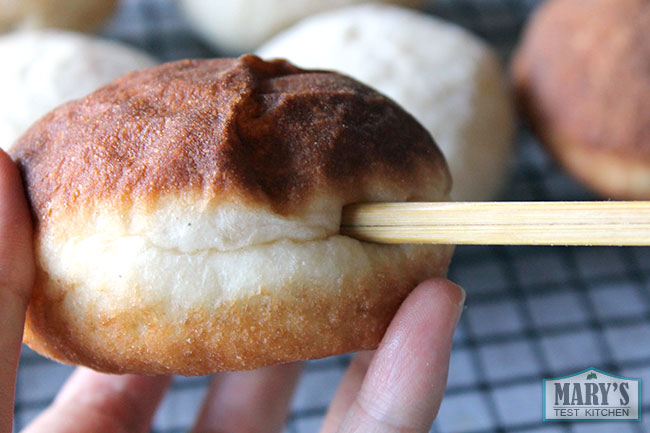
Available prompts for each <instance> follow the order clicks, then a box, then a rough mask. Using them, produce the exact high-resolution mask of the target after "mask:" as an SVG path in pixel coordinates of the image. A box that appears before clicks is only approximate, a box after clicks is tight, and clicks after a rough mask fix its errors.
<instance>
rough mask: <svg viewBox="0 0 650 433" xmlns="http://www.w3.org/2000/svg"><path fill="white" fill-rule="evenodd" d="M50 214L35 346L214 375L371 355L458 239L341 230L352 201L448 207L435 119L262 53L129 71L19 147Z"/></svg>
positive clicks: (33, 319)
mask: <svg viewBox="0 0 650 433" xmlns="http://www.w3.org/2000/svg"><path fill="white" fill-rule="evenodd" d="M11 153H12V156H13V157H14V159H15V160H16V161H17V163H18V164H19V166H20V168H21V170H22V173H23V175H24V180H25V182H26V188H27V192H28V195H29V198H30V202H31V205H32V207H33V212H34V219H35V221H36V229H35V238H36V240H35V246H36V254H37V281H36V284H35V288H34V295H33V297H32V301H31V303H30V306H29V308H28V314H27V324H26V329H25V342H26V343H27V344H28V345H29V346H30V347H32V348H33V349H35V350H36V351H38V352H40V353H42V354H44V355H46V356H49V357H51V358H53V359H56V360H59V361H62V362H66V363H74V364H83V365H87V366H90V367H92V368H94V369H97V370H101V371H106V372H113V373H125V372H132V373H140V374H158V373H164V374H171V373H177V374H184V375H200V374H206V373H210V372H214V371H218V370H238V369H253V368H257V367H261V366H264V365H269V364H275V363H280V362H288V361H295V360H300V359H311V358H319V357H325V356H329V355H334V354H338V353H342V352H347V351H356V350H361V349H371V348H374V347H375V346H376V345H377V344H378V343H379V341H380V339H381V337H382V334H383V333H384V331H385V328H386V327H387V325H388V323H389V321H390V320H391V318H392V316H393V314H394V313H395V311H396V310H397V308H398V306H399V305H400V303H401V302H402V300H403V299H404V298H405V297H406V296H407V294H408V293H409V292H410V291H411V290H412V289H413V288H414V287H415V285H416V284H417V283H418V282H420V281H421V280H423V279H425V278H428V277H432V276H441V275H444V274H445V273H446V270H447V266H448V264H449V261H450V256H451V254H452V250H453V247H452V246H445V245H410V246H407V245H381V244H374V243H367V242H361V241H358V240H355V239H352V238H349V237H346V236H342V235H340V234H339V223H340V215H341V208H342V206H344V205H345V204H348V203H352V202H365V201H409V200H412V201H440V200H447V199H448V195H449V189H450V177H449V172H448V170H447V166H446V164H445V161H444V158H443V157H442V155H441V154H440V151H439V150H438V148H437V147H436V145H435V143H434V142H433V140H432V139H431V137H430V135H429V134H428V133H427V131H426V130H425V129H424V128H423V127H422V126H421V125H420V124H418V123H417V122H416V121H415V119H413V118H412V117H411V116H410V115H409V114H407V113H406V112H405V111H403V110H402V109H401V108H400V107H399V106H397V105H396V104H395V103H393V102H392V101H391V100H389V99H387V98H386V97H384V96H382V95H380V94H379V93H376V92H375V91H373V90H371V89H370V88H368V87H366V86H364V85H362V84H360V83H358V82H356V81H354V80H352V79H349V78H347V77H344V76H341V75H338V74H334V73H329V72H319V71H305V70H301V69H298V68H295V67H294V66H291V65H290V64H289V63H286V62H283V61H277V62H268V63H267V62H264V61H262V60H260V59H259V58H257V57H254V56H245V57H241V58H239V59H236V60H232V59H217V60H193V61H191V60H187V61H181V62H176V63H169V64H165V65H162V66H159V67H156V68H152V69H148V70H144V71H139V72H133V73H130V74H127V75H125V76H124V77H122V78H120V79H118V80H116V81H114V82H112V83H111V84H109V85H107V86H105V87H103V88H101V89H99V90H97V91H96V92H94V93H92V94H91V95H89V96H88V97H86V98H84V99H81V100H77V101H73V102H70V103H68V104H65V105H63V106H61V107H59V108H57V109H56V110H54V111H52V112H50V113H48V114H47V115H46V116H45V117H43V118H42V119H41V120H40V121H38V122H37V123H36V124H35V125H34V126H32V127H31V128H30V129H29V130H28V131H27V132H26V133H25V135H23V136H22V137H21V138H20V140H19V141H18V142H17V144H16V145H15V146H14V148H13V149H12V152H11Z"/></svg>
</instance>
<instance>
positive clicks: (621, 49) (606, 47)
mask: <svg viewBox="0 0 650 433" xmlns="http://www.w3.org/2000/svg"><path fill="white" fill-rule="evenodd" d="M648 65H650V3H648V2H647V1H644V0H623V1H617V0H593V1H590V2H589V5H586V4H585V2H583V1H580V0H559V1H558V0H555V1H549V2H546V3H544V4H543V5H542V6H541V7H540V8H539V9H538V11H537V12H536V13H535V15H534V17H533V18H532V19H531V22H530V24H529V25H528V27H527V28H526V31H525V36H524V38H523V41H522V42H521V43H520V46H519V48H518V50H517V53H516V55H515V57H514V60H513V63H512V75H513V79H514V82H515V86H516V91H517V95H518V99H519V101H520V104H521V106H522V108H523V110H524V112H525V113H526V116H527V118H528V121H529V123H530V125H531V127H532V128H533V130H534V131H535V132H536V133H537V134H538V136H539V137H540V138H541V140H542V142H543V143H544V145H545V146H546V148H547V149H548V150H549V151H550V153H551V154H552V155H553V157H554V158H555V159H556V160H557V161H558V162H559V164H560V165H561V167H563V168H564V169H566V170H567V171H568V172H569V173H570V174H571V175H573V176H574V177H575V178H576V179H577V180H578V181H580V182H581V183H582V184H583V185H584V186H586V187H587V188H589V189H591V190H592V191H594V192H595V193H597V194H598V195H600V196H602V197H603V198H611V199H628V200H649V199H650V73H649V72H648V71H649V67H648Z"/></svg>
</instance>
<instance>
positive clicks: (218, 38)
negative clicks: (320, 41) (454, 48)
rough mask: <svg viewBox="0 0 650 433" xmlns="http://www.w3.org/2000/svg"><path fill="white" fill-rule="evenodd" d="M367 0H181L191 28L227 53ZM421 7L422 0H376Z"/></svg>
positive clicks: (250, 47)
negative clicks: (299, 23)
mask: <svg viewBox="0 0 650 433" xmlns="http://www.w3.org/2000/svg"><path fill="white" fill-rule="evenodd" d="M366 1H367V0H228V1H214V0H180V1H179V5H180V7H181V9H182V10H183V12H185V16H186V17H187V20H188V22H189V23H190V25H191V26H192V28H193V29H194V30H195V31H196V32H197V33H198V34H199V35H200V36H201V37H202V38H203V39H204V40H205V41H206V42H208V43H209V44H211V45H212V46H213V47H215V48H216V49H217V50H219V51H225V52H227V53H245V52H251V51H253V50H254V49H255V48H257V47H258V46H259V45H260V44H261V43H263V42H264V41H265V40H266V39H268V38H270V37H271V36H273V35H274V34H276V33H277V32H279V31H280V30H282V29H284V28H286V27H288V26H290V25H292V24H294V23H295V22H297V21H299V20H301V19H302V18H305V17H308V16H310V15H314V14H317V13H319V12H323V11H327V10H332V9H336V8H340V7H344V6H350V5H354V4H359V3H365V2H366ZM377 1H379V2H386V3H396V4H401V5H404V6H411V7H420V6H422V5H423V4H424V0H377Z"/></svg>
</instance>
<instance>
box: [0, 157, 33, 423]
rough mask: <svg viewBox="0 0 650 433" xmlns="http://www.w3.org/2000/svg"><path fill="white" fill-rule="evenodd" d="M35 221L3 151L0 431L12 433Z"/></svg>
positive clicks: (0, 183) (0, 184) (0, 190)
mask: <svg viewBox="0 0 650 433" xmlns="http://www.w3.org/2000/svg"><path fill="white" fill-rule="evenodd" d="M33 254H34V253H33V249H32V220H31V216H30V213H29V207H28V205H27V200H26V199H25V192H24V190H23V186H22V181H21V179H20V175H19V173H18V169H17V168H16V166H15V165H14V163H13V162H12V161H11V158H9V156H8V155H7V154H6V153H5V152H4V151H2V150H0V432H10V431H11V423H12V420H13V410H14V392H15V388H16V368H17V367H18V359H19V358H20V343H21V341H22V339H23V327H24V326H25V310H26V309H27V304H28V302H29V296H30V294H31V290H32V285H33V283H34V258H33Z"/></svg>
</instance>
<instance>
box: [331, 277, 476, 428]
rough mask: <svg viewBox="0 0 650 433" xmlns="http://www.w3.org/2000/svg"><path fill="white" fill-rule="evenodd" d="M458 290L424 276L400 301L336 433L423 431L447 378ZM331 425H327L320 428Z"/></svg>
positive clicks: (460, 296) (459, 305) (459, 307)
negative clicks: (404, 298)
mask: <svg viewBox="0 0 650 433" xmlns="http://www.w3.org/2000/svg"><path fill="white" fill-rule="evenodd" d="M464 300H465V293H464V291H463V290H462V289H461V288H460V287H459V286H457V285H455V284H453V283H452V282H450V281H447V280H442V279H434V280H428V281H425V282H424V283H422V284H420V285H419V286H418V287H417V288H416V289H415V290H413V292H412V293H411V294H410V295H409V297H408V298H407V299H406V300H405V301H404V303H403V304H402V306H401V307H400V309H399V311H398V312H397V314H396V316H395V318H394V319H393V321H392V322H391V324H390V326H389V328H388V330H387V331H386V334H385V335H384V338H383V339H382V342H381V344H380V345H379V348H378V349H377V351H376V352H375V356H374V357H373V359H372V361H371V363H370V366H369V368H368V372H367V374H366V377H365V379H364V380H363V383H362V384H361V388H360V390H359V392H358V393H357V395H356V398H355V399H354V401H353V402H352V404H351V406H350V409H349V410H348V412H347V414H346V415H345V417H344V418H343V417H342V416H341V417H339V418H343V421H342V422H341V425H340V426H339V429H338V431H339V432H352V431H373V432H386V433H388V432H403V431H409V432H427V431H429V428H430V427H431V423H432V422H433V419H434V418H435V416H436V413H437V412H438V408H439V406H440V402H441V400H442V396H443V394H444V391H445V385H446V382H447V370H448V368H449V355H450V352H451V342H452V336H453V334H454V329H455V328H456V323H457V322H458V319H459V317H460V314H461V312H462V306H463V303H464ZM326 427H327V428H331V427H332V426H331V425H330V426H326Z"/></svg>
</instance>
